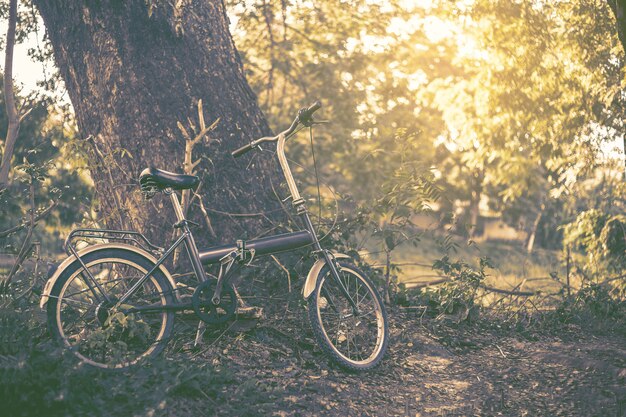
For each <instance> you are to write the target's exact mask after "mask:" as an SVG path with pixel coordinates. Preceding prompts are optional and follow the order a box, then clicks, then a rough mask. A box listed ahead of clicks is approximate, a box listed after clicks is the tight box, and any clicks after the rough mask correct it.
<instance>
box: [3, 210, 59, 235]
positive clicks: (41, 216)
mask: <svg viewBox="0 0 626 417" xmlns="http://www.w3.org/2000/svg"><path fill="white" fill-rule="evenodd" d="M56 205H57V202H56V201H50V205H49V206H48V207H46V209H45V210H43V211H42V212H41V213H39V214H38V215H36V216H35V221H34V222H35V224H36V223H37V222H39V220H42V219H44V218H46V217H48V215H49V214H50V212H51V211H52V209H53V208H55V207H56ZM28 224H29V223H22V224H18V225H17V226H13V227H12V228H10V229H7V230H5V231H4V232H0V238H3V237H7V236H9V235H10V234H12V233H15V232H19V231H20V230H22V229H23V228H25V227H27V226H28Z"/></svg>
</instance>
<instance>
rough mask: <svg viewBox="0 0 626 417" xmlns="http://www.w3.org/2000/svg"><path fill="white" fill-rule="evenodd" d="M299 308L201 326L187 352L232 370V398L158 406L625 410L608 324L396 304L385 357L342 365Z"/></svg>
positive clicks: (620, 360) (621, 349)
mask: <svg viewBox="0 0 626 417" xmlns="http://www.w3.org/2000/svg"><path fill="white" fill-rule="evenodd" d="M301 318H302V317H281V318H280V320H271V319H268V320H263V321H261V322H258V323H256V324H253V325H252V326H250V328H247V329H246V328H244V329H242V328H241V327H246V325H245V324H244V325H241V324H239V323H238V324H236V325H235V326H234V327H231V328H230V329H229V330H228V331H226V332H225V333H224V332H220V333H219V334H218V333H217V332H216V333H214V334H213V335H211V334H209V335H208V337H207V342H206V344H205V345H204V346H203V347H202V350H200V351H198V352H197V353H195V354H194V356H195V359H194V360H207V361H211V363H212V364H213V365H216V366H219V367H225V368H228V369H230V370H231V371H232V372H233V375H234V377H233V378H232V380H231V381H230V382H229V383H227V384H225V385H224V386H223V388H222V390H223V394H224V395H220V397H221V398H232V400H230V401H228V403H219V404H218V403H216V402H215V401H213V400H211V398H210V397H207V398H206V399H203V398H202V396H199V397H195V398H194V399H190V398H187V397H184V396H182V397H176V396H174V397H171V398H170V399H168V404H167V406H166V407H163V408H162V409H161V411H162V413H163V414H165V415H206V416H210V415H270V416H420V417H422V416H423V417H426V416H584V417H592V416H603V417H604V416H607V417H611V416H618V417H621V416H626V339H624V337H623V336H621V335H617V334H615V333H611V332H605V333H603V334H600V333H599V332H593V333H590V331H589V330H588V329H587V330H583V329H581V328H580V327H577V326H573V325H569V326H563V328H562V329H560V330H559V331H558V332H556V333H558V336H555V335H550V334H540V335H534V336H528V335H526V336H522V335H521V333H519V332H513V331H501V330H499V329H498V328H497V326H495V325H494V326H493V327H491V328H485V325H482V326H481V325H460V326H459V325H455V326H433V325H432V324H433V323H432V322H430V323H429V322H424V321H420V320H419V318H418V317H416V316H415V315H414V314H410V313H406V312H399V311H396V312H393V313H392V314H391V315H390V320H391V325H392V331H391V344H390V348H389V353H388V355H387V357H386V359H385V360H384V362H383V364H382V365H381V366H380V367H379V368H377V369H376V370H374V371H372V372H369V373H365V374H346V373H345V372H343V371H341V370H339V369H336V368H335V367H333V366H332V365H331V364H329V363H328V361H327V360H326V359H325V357H324V356H323V355H322V354H321V352H320V350H319V349H318V348H317V347H316V346H315V345H314V343H313V340H312V339H311V335H310V333H309V331H308V330H307V329H306V322H304V321H303V320H300V319H301ZM238 327H239V328H238ZM433 329H435V330H434V331H433ZM596 333H597V334H596ZM622 334H623V332H622ZM211 337H213V339H211ZM198 389H199V390H200V391H202V387H199V388H198ZM174 410H175V411H174ZM162 413H161V412H157V413H156V415H160V414H162ZM180 413H183V414H180ZM198 413H200V414H198Z"/></svg>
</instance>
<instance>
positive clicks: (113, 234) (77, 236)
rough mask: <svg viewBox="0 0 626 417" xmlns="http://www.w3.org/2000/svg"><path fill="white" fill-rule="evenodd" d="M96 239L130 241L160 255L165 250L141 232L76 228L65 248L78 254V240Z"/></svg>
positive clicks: (71, 252) (64, 245) (69, 253)
mask: <svg viewBox="0 0 626 417" xmlns="http://www.w3.org/2000/svg"><path fill="white" fill-rule="evenodd" d="M94 240H96V241H105V242H124V243H130V244H131V245H135V246H139V247H140V248H141V249H144V250H146V251H148V252H151V253H153V254H158V255H161V254H163V253H164V252H165V249H164V248H162V247H159V246H156V245H153V244H152V243H150V241H149V240H148V239H147V238H146V237H145V236H144V235H143V234H141V233H139V232H133V231H130V230H110V229H74V230H72V231H71V232H70V234H69V236H68V237H67V239H65V243H63V249H64V250H65V252H66V253H67V254H68V255H72V254H76V249H75V247H76V244H77V243H78V242H81V241H82V242H87V243H90V241H94Z"/></svg>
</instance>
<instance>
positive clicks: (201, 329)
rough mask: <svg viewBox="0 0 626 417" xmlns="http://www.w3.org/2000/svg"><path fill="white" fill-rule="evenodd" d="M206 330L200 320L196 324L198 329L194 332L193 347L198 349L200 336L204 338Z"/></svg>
mask: <svg viewBox="0 0 626 417" xmlns="http://www.w3.org/2000/svg"><path fill="white" fill-rule="evenodd" d="M205 330H206V324H205V323H204V322H203V321H202V320H200V321H199V322H198V329H197V330H196V339H195V340H194V342H193V347H198V346H200V345H202V336H204V331H205Z"/></svg>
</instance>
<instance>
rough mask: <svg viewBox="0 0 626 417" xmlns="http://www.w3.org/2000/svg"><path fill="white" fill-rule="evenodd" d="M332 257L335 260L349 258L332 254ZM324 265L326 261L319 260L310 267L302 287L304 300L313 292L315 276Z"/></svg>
mask: <svg viewBox="0 0 626 417" xmlns="http://www.w3.org/2000/svg"><path fill="white" fill-rule="evenodd" d="M332 256H333V257H334V258H335V259H349V258H350V256H348V255H345V254H343V253H333V254H332ZM324 265H326V259H324V258H320V259H318V260H317V261H315V263H314V264H313V266H312V267H311V269H310V270H309V273H308V275H307V276H306V281H305V282H304V287H303V288H302V296H303V297H304V299H305V300H306V299H307V298H309V296H310V295H311V294H312V293H313V291H314V290H315V285H316V284H317V276H318V275H319V273H320V271H321V270H322V268H323V267H324Z"/></svg>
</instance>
